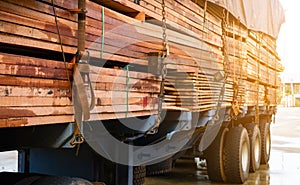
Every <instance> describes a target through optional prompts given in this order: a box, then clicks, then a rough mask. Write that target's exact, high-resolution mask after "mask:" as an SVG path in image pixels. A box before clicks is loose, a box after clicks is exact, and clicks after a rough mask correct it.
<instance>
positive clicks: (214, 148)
mask: <svg viewBox="0 0 300 185" xmlns="http://www.w3.org/2000/svg"><path fill="white" fill-rule="evenodd" d="M227 133H228V128H225V129H221V130H220V131H219V133H218V135H217V137H216V138H215V139H214V141H213V142H212V144H211V145H210V146H209V147H208V148H207V149H206V150H205V151H204V154H205V157H206V163H207V173H208V176H209V179H210V180H211V181H214V182H226V176H225V171H224V158H223V156H224V155H223V154H224V141H225V138H226V135H227Z"/></svg>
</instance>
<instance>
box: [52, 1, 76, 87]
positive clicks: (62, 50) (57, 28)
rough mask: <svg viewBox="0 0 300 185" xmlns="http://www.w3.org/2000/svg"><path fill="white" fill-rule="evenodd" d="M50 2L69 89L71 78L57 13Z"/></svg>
mask: <svg viewBox="0 0 300 185" xmlns="http://www.w3.org/2000/svg"><path fill="white" fill-rule="evenodd" d="M51 3H52V10H53V14H54V19H55V25H56V30H57V34H58V40H59V43H60V49H61V53H62V57H63V61H64V65H65V69H66V75H67V79H68V82H69V86H70V89H71V87H72V85H71V80H70V76H69V71H68V66H67V62H66V57H65V52H64V48H63V43H62V39H61V35H60V30H59V25H58V20H57V15H56V11H55V7H54V2H53V0H51Z"/></svg>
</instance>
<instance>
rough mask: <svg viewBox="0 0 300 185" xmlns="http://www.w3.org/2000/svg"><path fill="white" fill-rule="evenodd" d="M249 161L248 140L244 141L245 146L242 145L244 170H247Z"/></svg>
mask: <svg viewBox="0 0 300 185" xmlns="http://www.w3.org/2000/svg"><path fill="white" fill-rule="evenodd" d="M248 163H249V150H248V144H247V142H243V146H242V169H243V172H246V171H247V169H248Z"/></svg>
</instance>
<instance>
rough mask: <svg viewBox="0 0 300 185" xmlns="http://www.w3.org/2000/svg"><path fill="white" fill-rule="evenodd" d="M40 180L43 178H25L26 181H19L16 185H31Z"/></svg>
mask: <svg viewBox="0 0 300 185" xmlns="http://www.w3.org/2000/svg"><path fill="white" fill-rule="evenodd" d="M40 178H41V176H36V175H35V176H30V177H25V178H24V179H22V180H20V181H18V182H17V183H16V184H15V185H31V184H33V183H34V182H36V181H37V180H38V179H40Z"/></svg>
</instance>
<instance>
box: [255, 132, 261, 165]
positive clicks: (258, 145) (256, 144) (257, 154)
mask: <svg viewBox="0 0 300 185" xmlns="http://www.w3.org/2000/svg"><path fill="white" fill-rule="evenodd" d="M254 158H255V162H258V161H259V158H260V139H259V137H256V138H255V143H254Z"/></svg>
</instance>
